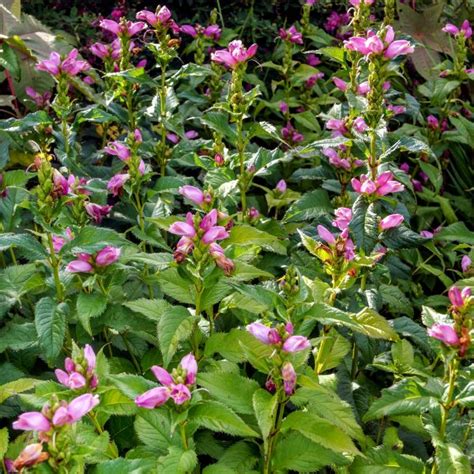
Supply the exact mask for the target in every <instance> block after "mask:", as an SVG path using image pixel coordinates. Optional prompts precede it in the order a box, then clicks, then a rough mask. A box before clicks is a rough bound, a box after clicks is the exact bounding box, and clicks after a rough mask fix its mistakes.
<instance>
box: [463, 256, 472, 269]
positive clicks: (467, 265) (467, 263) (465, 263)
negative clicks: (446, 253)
mask: <svg viewBox="0 0 474 474" xmlns="http://www.w3.org/2000/svg"><path fill="white" fill-rule="evenodd" d="M471 264H472V260H471V259H470V257H469V256H468V255H464V257H463V258H462V259H461V269H462V271H463V272H464V273H466V272H467V271H468V270H469V269H470V268H471Z"/></svg>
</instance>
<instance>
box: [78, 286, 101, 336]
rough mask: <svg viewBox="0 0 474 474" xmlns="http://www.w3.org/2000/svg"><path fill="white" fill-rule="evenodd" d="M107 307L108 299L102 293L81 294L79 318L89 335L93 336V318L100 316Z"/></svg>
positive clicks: (79, 298)
mask: <svg viewBox="0 0 474 474" xmlns="http://www.w3.org/2000/svg"><path fill="white" fill-rule="evenodd" d="M106 307H107V299H106V298H105V296H104V295H102V294H101V293H80V294H79V296H78V297H77V302H76V309H77V317H78V319H79V321H80V322H81V324H82V327H83V328H84V329H85V330H86V331H87V333H88V334H89V335H92V330H91V324H90V320H91V318H97V317H98V316H100V315H101V314H102V313H103V312H104V311H105V308H106Z"/></svg>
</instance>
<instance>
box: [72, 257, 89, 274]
mask: <svg viewBox="0 0 474 474" xmlns="http://www.w3.org/2000/svg"><path fill="white" fill-rule="evenodd" d="M66 271H68V272H69V273H93V271H94V267H93V266H92V265H91V263H90V262H88V261H86V260H80V259H77V260H73V261H72V262H69V263H68V264H67V266H66Z"/></svg>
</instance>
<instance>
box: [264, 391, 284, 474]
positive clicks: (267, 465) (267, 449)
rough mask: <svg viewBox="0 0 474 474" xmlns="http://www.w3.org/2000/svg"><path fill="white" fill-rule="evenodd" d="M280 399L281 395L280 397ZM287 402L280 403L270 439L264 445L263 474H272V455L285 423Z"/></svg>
mask: <svg viewBox="0 0 474 474" xmlns="http://www.w3.org/2000/svg"><path fill="white" fill-rule="evenodd" d="M278 396H279V397H280V395H278ZM285 406H286V401H279V404H278V408H277V410H276V411H275V413H274V415H273V417H272V429H271V431H270V434H269V436H268V439H267V440H265V443H264V465H263V474H271V473H272V472H273V471H272V470H271V463H272V454H273V449H274V447H275V441H276V438H277V436H278V433H279V432H280V426H281V422H282V421H283V415H284V412H285Z"/></svg>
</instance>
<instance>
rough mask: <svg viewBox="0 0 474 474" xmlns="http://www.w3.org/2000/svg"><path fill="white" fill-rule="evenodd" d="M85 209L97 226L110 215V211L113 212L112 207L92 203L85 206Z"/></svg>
mask: <svg viewBox="0 0 474 474" xmlns="http://www.w3.org/2000/svg"><path fill="white" fill-rule="evenodd" d="M85 209H86V212H87V214H89V216H90V217H91V218H92V220H93V221H94V222H95V223H96V224H100V223H101V222H102V219H103V218H104V217H106V216H108V215H109V213H110V211H111V210H112V206H109V205H104V206H101V205H100V204H95V203H93V202H90V203H88V204H86V205H85Z"/></svg>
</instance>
